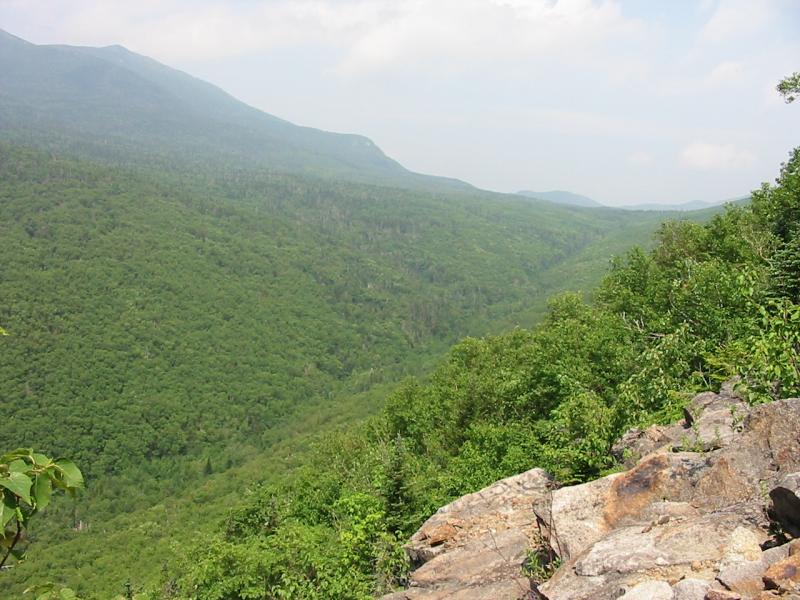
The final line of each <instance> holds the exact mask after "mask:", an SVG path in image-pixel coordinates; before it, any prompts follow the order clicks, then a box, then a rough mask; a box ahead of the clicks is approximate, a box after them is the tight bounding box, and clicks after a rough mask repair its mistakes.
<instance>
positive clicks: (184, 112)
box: [0, 30, 470, 189]
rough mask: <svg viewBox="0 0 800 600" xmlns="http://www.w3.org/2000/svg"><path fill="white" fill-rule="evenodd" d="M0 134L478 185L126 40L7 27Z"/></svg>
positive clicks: (120, 153)
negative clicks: (415, 164) (65, 37)
mask: <svg viewBox="0 0 800 600" xmlns="http://www.w3.org/2000/svg"><path fill="white" fill-rule="evenodd" d="M0 134H2V136H3V138H5V139H10V140H15V141H17V142H20V143H25V144H35V145H37V146H39V147H42V148H46V149H55V150H62V151H63V150H66V151H69V152H70V153H72V154H75V155H80V156H84V157H88V158H92V159H97V160H102V161H104V162H112V163H118V164H123V165H129V164H133V163H136V164H147V165H162V166H163V165H168V166H177V167H181V168H195V169H198V170H201V171H202V170H203V169H206V168H208V167H211V166H214V167H219V166H220V165H222V164H226V165H228V166H229V167H230V168H233V169H236V170H239V171H241V170H242V169H261V170H263V169H269V170H273V171H289V172H294V173H306V174H309V173H310V174H314V175H316V176H323V175H326V176H332V177H337V178H343V179H349V180H357V181H366V182H371V183H386V184H391V185H401V186H405V187H425V188H440V187H441V188H456V189H469V187H470V186H468V185H467V184H465V183H463V182H459V181H455V180H448V179H446V178H440V177H428V176H423V175H418V174H416V173H411V172H410V171H407V170H406V169H404V168H403V167H402V166H401V165H400V164H398V163H397V162H395V161H394V160H392V159H390V158H388V157H387V156H386V155H385V154H384V153H383V152H382V151H381V150H380V149H379V148H378V147H377V146H376V145H375V144H374V143H373V142H372V141H370V140H369V139H367V138H365V137H363V136H360V135H345V134H337V133H329V132H326V131H320V130H318V129H313V128H310V127H300V126H297V125H294V124H292V123H289V122H287V121H284V120H282V119H279V118H277V117H274V116H272V115H269V114H267V113H264V112H262V111H260V110H257V109H255V108H252V107H250V106H247V105H246V104H244V103H242V102H240V101H238V100H236V99H235V98H233V97H231V96H230V95H228V94H227V93H225V92H224V91H222V90H221V89H219V88H217V87H215V86H213V85H211V84H209V83H206V82H204V81H201V80H199V79H195V78H194V77H191V76H189V75H187V74H185V73H183V72H181V71H177V70H175V69H171V68H169V67H167V66H165V65H162V64H160V63H158V62H156V61H154V60H152V59H149V58H146V57H144V56H141V55H138V54H135V53H133V52H130V51H128V50H126V49H125V48H122V47H121V46H109V47H105V48H90V47H74V46H37V45H35V44H31V43H29V42H26V41H24V40H22V39H20V38H17V37H15V36H13V35H11V34H9V33H6V32H4V31H2V30H0Z"/></svg>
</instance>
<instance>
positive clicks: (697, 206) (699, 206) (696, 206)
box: [619, 196, 750, 211]
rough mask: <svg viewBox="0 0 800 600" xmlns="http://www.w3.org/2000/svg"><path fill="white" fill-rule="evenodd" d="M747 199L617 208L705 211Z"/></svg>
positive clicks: (646, 204)
mask: <svg viewBox="0 0 800 600" xmlns="http://www.w3.org/2000/svg"><path fill="white" fill-rule="evenodd" d="M749 199H750V196H739V197H738V198H729V199H727V200H720V201H717V202H704V201H702V200H690V201H689V202H684V203H682V204H660V203H657V202H648V203H644V204H631V205H627V206H620V207H619V208H624V209H625V210H659V211H664V210H677V211H689V210H705V209H707V208H715V207H717V206H722V205H723V204H728V203H734V204H738V203H741V202H746V201H748V200H749Z"/></svg>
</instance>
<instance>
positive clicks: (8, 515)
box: [0, 502, 16, 528]
mask: <svg viewBox="0 0 800 600" xmlns="http://www.w3.org/2000/svg"><path fill="white" fill-rule="evenodd" d="M15 514H16V513H15V511H14V509H13V508H11V507H8V506H6V503H5V502H0V528H3V527H5V526H6V524H7V523H8V522H9V521H10V520H11V519H13V518H14V515H15Z"/></svg>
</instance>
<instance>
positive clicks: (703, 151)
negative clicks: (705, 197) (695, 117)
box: [681, 142, 756, 171]
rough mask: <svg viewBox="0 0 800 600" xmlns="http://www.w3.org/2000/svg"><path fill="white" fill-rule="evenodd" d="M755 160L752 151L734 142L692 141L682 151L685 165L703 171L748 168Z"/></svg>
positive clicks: (682, 159)
mask: <svg viewBox="0 0 800 600" xmlns="http://www.w3.org/2000/svg"><path fill="white" fill-rule="evenodd" d="M755 160H756V157H755V155H754V154H753V153H752V152H750V151H749V150H743V149H741V148H737V147H736V146H734V145H733V144H711V143H708V142H692V143H691V144H689V145H688V146H686V147H685V148H684V149H683V152H681V163H682V164H683V165H684V166H687V167H690V168H692V169H698V170H702V171H730V170H735V169H746V168H749V167H751V166H753V164H754V163H755Z"/></svg>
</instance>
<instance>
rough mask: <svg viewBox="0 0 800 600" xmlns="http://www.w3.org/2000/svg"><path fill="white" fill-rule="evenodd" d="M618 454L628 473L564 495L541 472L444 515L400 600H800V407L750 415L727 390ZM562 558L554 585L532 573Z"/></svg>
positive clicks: (413, 548) (793, 402)
mask: <svg viewBox="0 0 800 600" xmlns="http://www.w3.org/2000/svg"><path fill="white" fill-rule="evenodd" d="M613 452H614V453H615V454H616V455H617V456H618V457H619V458H620V459H621V460H622V461H623V462H625V463H626V464H628V465H629V466H630V468H629V470H628V471H626V472H623V473H617V474H613V475H609V476H607V477H604V478H602V479H598V480H596V481H592V482H589V483H585V484H582V485H577V486H570V487H562V488H557V487H556V486H555V485H554V484H553V482H552V481H551V479H550V478H549V477H548V476H547V474H546V473H544V472H543V471H541V470H538V469H534V470H532V471H528V472H527V473H523V474H522V475H518V476H516V477H512V478H509V479H506V480H503V481H501V482H498V483H496V484H494V485H492V486H490V487H489V488H486V489H485V490H482V491H481V492H477V493H476V494H471V495H469V496H465V497H464V498H461V499H459V500H457V501H456V502H454V503H452V504H450V505H448V506H446V507H444V508H442V509H441V510H439V512H437V513H436V514H435V515H434V516H433V517H431V518H430V519H429V520H428V521H427V522H426V523H425V524H424V525H423V527H422V528H421V529H420V530H419V531H418V532H417V533H416V534H415V535H414V537H413V538H412V540H411V542H410V544H409V545H408V548H407V550H408V553H409V556H410V557H411V558H412V560H413V561H414V562H415V564H416V565H418V568H417V569H416V570H415V571H414V572H413V573H412V576H411V586H410V587H409V589H408V590H406V591H404V592H399V593H396V594H393V595H391V596H389V597H387V598H392V600H401V599H417V598H418V599H431V600H433V599H439V598H442V599H443V598H453V599H455V598H460V599H464V600H482V599H487V600H488V599H490V598H491V599H494V600H503V599H509V600H511V599H518V598H540V599H545V600H584V599H585V600H589V599H592V600H595V599H604V598H610V599H616V598H625V599H627V600H635V599H639V598H642V599H644V598H653V599H655V598H664V599H665V600H713V599H714V598H726V599H739V600H756V599H757V600H764V599H767V598H780V597H785V598H796V599H798V600H800V542H792V539H793V538H795V537H797V536H798V535H799V534H800V399H790V400H783V401H780V402H774V403H771V404H766V405H762V406H757V407H750V406H749V405H747V404H746V403H744V402H743V401H742V400H741V399H740V398H739V397H737V396H736V394H735V393H734V392H733V391H732V389H731V386H727V387H724V388H723V390H722V391H721V392H720V394H713V393H704V394H700V395H698V396H697V397H695V398H694V399H693V400H692V402H691V403H690V404H689V406H688V407H687V409H686V411H685V415H684V419H683V420H682V421H681V422H679V423H676V424H674V425H672V426H667V427H651V428H649V429H646V430H633V431H631V432H628V433H627V434H626V435H625V436H624V437H623V438H622V439H621V440H620V442H619V443H618V444H616V445H615V447H614V450H613ZM793 544H795V545H793ZM551 551H552V552H555V553H556V554H557V555H558V557H559V558H560V561H561V565H560V567H559V568H558V569H557V570H556V571H555V573H554V574H553V575H552V577H551V578H550V579H549V580H548V581H546V582H544V583H537V582H535V581H533V580H529V579H527V578H524V577H522V572H523V571H522V566H523V562H524V561H525V560H526V557H530V556H531V553H536V552H538V553H540V556H541V557H542V559H545V560H543V562H546V559H547V558H548V554H549V552H551Z"/></svg>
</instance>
